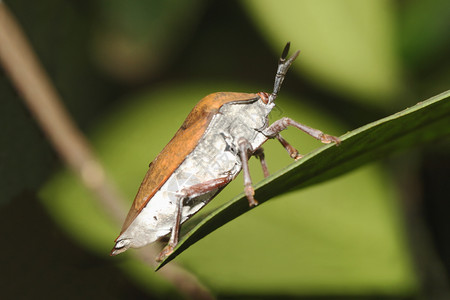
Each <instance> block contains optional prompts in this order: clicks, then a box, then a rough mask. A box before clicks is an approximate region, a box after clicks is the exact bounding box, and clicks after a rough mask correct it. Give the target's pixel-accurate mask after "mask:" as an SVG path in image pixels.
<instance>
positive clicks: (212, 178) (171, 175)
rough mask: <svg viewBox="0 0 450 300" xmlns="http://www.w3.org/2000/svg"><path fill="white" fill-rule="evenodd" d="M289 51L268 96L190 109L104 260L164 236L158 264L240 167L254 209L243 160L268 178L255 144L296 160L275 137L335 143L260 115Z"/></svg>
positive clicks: (219, 100)
mask: <svg viewBox="0 0 450 300" xmlns="http://www.w3.org/2000/svg"><path fill="white" fill-rule="evenodd" d="M289 46H290V43H287V44H286V46H285V48H284V50H283V53H282V55H281V58H280V60H279V63H278V70H277V73H276V76H275V83H274V88H273V92H272V93H271V94H268V93H265V92H259V93H256V94H247V93H231V92H226V93H225V92H219V93H213V94H210V95H208V96H206V97H205V98H203V99H202V100H201V101H200V102H199V103H198V104H197V105H196V106H195V107H194V108H193V109H192V111H191V112H190V113H189V115H188V116H187V118H186V120H185V121H184V123H183V124H182V125H181V127H180V129H179V130H178V131H177V133H176V134H175V136H174V137H173V138H172V140H171V141H170V142H169V143H168V144H167V146H166V147H165V148H164V149H163V150H162V151H161V152H160V153H159V155H158V156H157V157H156V158H155V159H154V161H153V162H152V163H151V164H150V166H149V169H148V171H147V174H146V175H145V177H144V180H143V181H142V183H141V186H140V188H139V190H138V193H137V195H136V198H135V199H134V202H133V204H132V206H131V209H130V211H129V213H128V216H127V218H126V220H125V222H124V224H123V227H122V230H121V232H120V235H119V237H118V238H117V239H116V241H115V246H114V248H113V249H112V251H111V255H117V254H119V253H122V252H124V251H126V250H127V249H129V248H139V247H143V246H145V245H147V244H149V243H152V242H154V241H156V240H158V239H160V238H162V237H164V236H167V235H169V234H170V238H169V241H168V244H167V245H166V246H165V248H164V249H163V250H162V251H161V253H160V254H159V256H158V258H157V260H159V261H160V260H162V259H164V258H165V257H166V256H168V255H169V254H170V253H171V252H173V249H174V247H175V246H176V245H177V243H178V238H179V232H180V227H181V224H183V222H185V221H186V220H188V219H189V218H190V217H191V216H192V215H194V214H195V213H196V212H198V211H199V210H200V209H201V208H202V207H204V206H205V205H206V204H207V203H208V202H209V201H211V200H212V199H213V198H214V197H215V196H216V195H217V194H218V193H219V192H220V191H221V190H222V189H223V188H224V187H225V186H226V185H227V184H228V183H230V182H231V181H232V180H233V179H234V178H235V177H236V176H237V175H238V174H239V172H240V171H241V170H242V171H243V175H244V191H245V195H246V196H247V199H248V202H249V205H250V206H255V205H257V204H258V202H257V201H256V200H255V198H254V190H253V187H252V180H251V177H250V171H249V167H248V160H249V158H250V157H251V156H256V157H258V158H259V159H260V161H261V165H262V169H263V173H264V176H266V177H267V176H269V172H268V169H267V165H266V162H265V159H264V152H263V148H261V146H262V145H263V144H264V143H265V142H266V141H267V140H268V139H273V138H275V139H277V140H278V141H279V142H280V143H281V144H282V145H283V147H284V148H285V149H286V150H287V152H288V153H289V155H290V156H291V157H292V158H294V159H299V158H301V155H299V153H298V151H297V150H296V149H295V148H294V147H292V146H291V145H290V144H289V143H288V142H287V141H286V140H285V139H284V138H283V137H282V136H281V135H280V132H281V131H282V130H284V129H286V128H287V127H288V126H293V127H296V128H298V129H300V130H302V131H304V132H306V133H307V134H309V135H311V136H312V137H314V138H316V139H318V140H320V141H321V142H323V143H331V142H334V143H336V144H339V143H340V140H339V138H337V137H334V136H331V135H328V134H324V133H323V132H322V131H320V130H317V129H313V128H311V127H308V126H306V125H303V124H300V123H298V122H296V121H294V120H292V119H289V118H282V119H280V120H278V121H275V122H274V123H273V124H271V125H269V123H268V115H269V113H270V111H271V110H272V109H273V108H274V106H275V103H274V100H275V99H276V98H277V95H278V92H279V90H280V87H281V84H282V82H283V80H284V77H285V75H286V72H287V70H288V69H289V67H290V66H291V64H292V63H293V61H294V60H295V59H296V58H297V56H298V54H299V53H300V51H297V52H295V53H294V54H293V55H292V56H291V57H289V58H286V57H287V54H288V52H289Z"/></svg>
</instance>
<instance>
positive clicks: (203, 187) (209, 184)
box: [156, 176, 232, 261]
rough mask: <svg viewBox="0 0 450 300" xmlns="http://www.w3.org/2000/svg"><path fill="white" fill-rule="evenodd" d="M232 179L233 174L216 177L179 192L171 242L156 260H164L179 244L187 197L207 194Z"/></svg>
mask: <svg viewBox="0 0 450 300" xmlns="http://www.w3.org/2000/svg"><path fill="white" fill-rule="evenodd" d="M231 180H232V177H231V176H226V177H220V178H215V179H212V180H208V181H205V182H202V183H199V184H196V185H192V186H190V187H187V188H184V189H182V190H181V191H180V192H179V193H178V197H177V198H178V199H177V203H176V212H175V218H174V223H173V224H174V225H173V227H172V232H171V234H170V239H169V242H168V243H167V246H165V247H164V249H163V250H162V251H161V253H160V254H159V255H158V257H157V258H156V261H162V260H163V259H164V258H166V257H167V256H168V255H170V254H171V253H172V252H173V249H174V248H175V247H176V245H177V244H178V239H179V236H180V228H181V215H182V211H183V202H184V201H185V200H186V199H192V198H195V197H198V196H200V195H203V194H206V193H208V192H211V191H214V190H217V189H219V188H221V187H223V186H225V185H227V184H228V183H229V182H230V181H231Z"/></svg>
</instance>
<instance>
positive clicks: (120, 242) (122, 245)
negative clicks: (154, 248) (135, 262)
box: [114, 240, 129, 250]
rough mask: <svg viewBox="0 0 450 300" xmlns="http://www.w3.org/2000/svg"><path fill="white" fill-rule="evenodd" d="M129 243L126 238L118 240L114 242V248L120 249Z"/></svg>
mask: <svg viewBox="0 0 450 300" xmlns="http://www.w3.org/2000/svg"><path fill="white" fill-rule="evenodd" d="M128 244H129V241H128V240H120V241H118V242H117V243H116V245H115V246H114V248H115V249H116V250H119V249H122V248H123V247H125V246H126V245H128Z"/></svg>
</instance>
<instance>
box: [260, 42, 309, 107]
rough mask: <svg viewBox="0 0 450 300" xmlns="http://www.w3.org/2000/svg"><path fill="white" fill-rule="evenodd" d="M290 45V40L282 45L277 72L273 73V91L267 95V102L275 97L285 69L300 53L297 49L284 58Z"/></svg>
mask: <svg viewBox="0 0 450 300" xmlns="http://www.w3.org/2000/svg"><path fill="white" fill-rule="evenodd" d="M290 45H291V43H290V42H288V43H287V44H286V46H285V47H284V50H283V53H282V54H281V57H280V60H279V61H278V69H277V74H276V75H275V83H274V85H273V92H272V94H270V95H268V98H267V103H272V102H273V101H274V100H275V99H276V98H277V95H278V92H279V91H280V88H281V84H282V83H283V80H284V77H285V76H286V72H287V70H288V69H289V67H290V66H291V65H292V63H293V62H294V60H295V59H296V58H297V56H298V55H299V53H300V50H297V51H296V52H295V53H294V54H293V55H292V56H291V57H289V58H288V59H286V57H287V55H288V52H289V47H290ZM265 94H267V93H265ZM260 96H261V95H260ZM261 99H263V101H264V98H262V97H261Z"/></svg>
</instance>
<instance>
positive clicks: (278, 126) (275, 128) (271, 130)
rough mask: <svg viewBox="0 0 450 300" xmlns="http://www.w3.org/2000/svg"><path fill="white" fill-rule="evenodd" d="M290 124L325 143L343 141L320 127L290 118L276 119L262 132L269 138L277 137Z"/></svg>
mask: <svg viewBox="0 0 450 300" xmlns="http://www.w3.org/2000/svg"><path fill="white" fill-rule="evenodd" d="M288 126H293V127H296V128H298V129H300V130H302V131H304V132H306V133H307V134H309V135H310V136H312V137H313V138H315V139H318V140H319V141H321V142H322V143H325V144H328V143H331V142H334V143H336V144H338V145H339V144H340V143H341V140H340V139H339V138H337V137H335V136H332V135H328V134H325V133H323V132H322V131H320V130H318V129H314V128H311V127H309V126H306V125H303V124H301V123H298V122H296V121H294V120H292V119H290V118H282V119H280V120H278V121H275V122H274V123H273V124H272V125H270V126H269V127H268V128H266V129H265V130H264V131H263V132H262V133H263V134H264V135H265V136H267V137H269V138H274V137H276V135H277V134H279V133H280V132H281V131H283V130H285V129H286V128H287V127H288ZM280 142H281V141H280Z"/></svg>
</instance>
